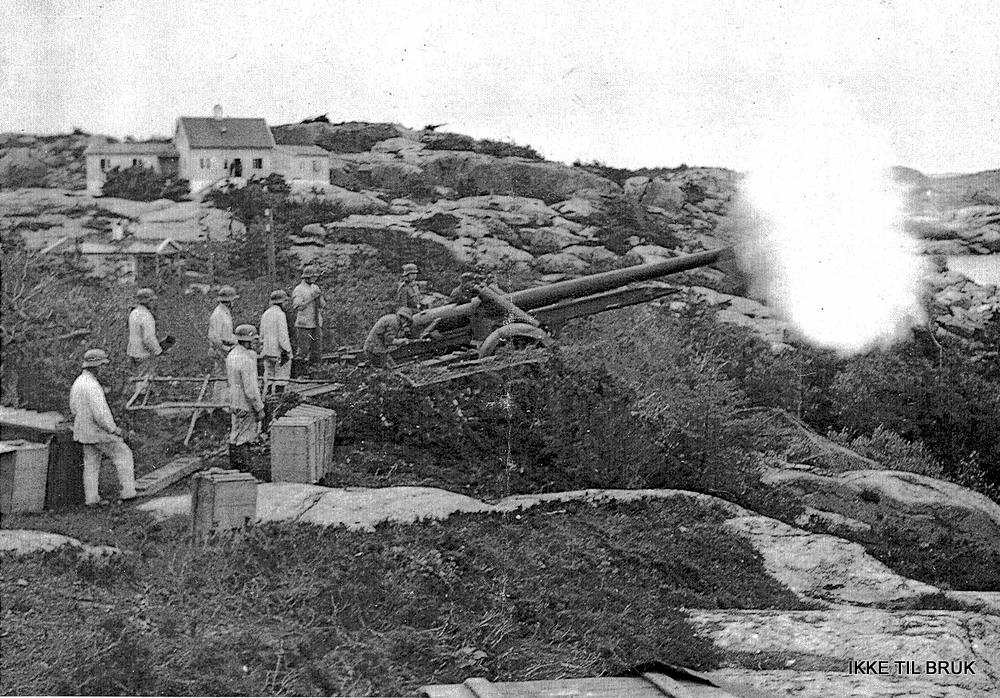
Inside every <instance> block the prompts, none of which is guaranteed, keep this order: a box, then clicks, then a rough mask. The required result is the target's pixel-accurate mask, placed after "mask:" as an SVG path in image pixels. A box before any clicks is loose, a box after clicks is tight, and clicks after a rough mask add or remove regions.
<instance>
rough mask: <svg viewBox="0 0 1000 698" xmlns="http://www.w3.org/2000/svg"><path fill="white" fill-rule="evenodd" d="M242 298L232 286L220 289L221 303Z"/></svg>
mask: <svg viewBox="0 0 1000 698" xmlns="http://www.w3.org/2000/svg"><path fill="white" fill-rule="evenodd" d="M239 297H240V294H239V293H237V292H236V289H235V288H233V287H232V286H223V287H222V288H220V289H219V296H218V298H219V300H220V301H234V300H236V299H237V298H239Z"/></svg>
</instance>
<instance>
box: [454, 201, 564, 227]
mask: <svg viewBox="0 0 1000 698" xmlns="http://www.w3.org/2000/svg"><path fill="white" fill-rule="evenodd" d="M454 205H455V207H456V208H460V209H464V210H467V211H469V212H470V213H473V214H474V212H475V211H477V210H480V211H490V212H492V211H500V212H503V213H513V214H516V215H519V216H524V217H526V218H527V220H528V223H527V224H528V225H548V224H549V223H550V222H551V221H552V220H553V218H555V217H556V213H555V211H553V210H552V209H551V208H549V207H548V206H546V205H545V202H544V201H542V200H541V199H532V198H529V197H525V196H466V197H463V198H461V199H458V200H457V201H455V202H454Z"/></svg>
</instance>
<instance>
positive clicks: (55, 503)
mask: <svg viewBox="0 0 1000 698" xmlns="http://www.w3.org/2000/svg"><path fill="white" fill-rule="evenodd" d="M0 438H2V439H26V440H28V441H35V442H37V443H42V444H47V445H48V447H49V454H48V455H49V463H48V475H47V482H46V486H45V508H46V509H59V508H63V507H72V506H77V505H80V504H83V448H82V447H81V446H80V444H78V443H77V442H75V441H74V440H73V425H72V423H71V422H68V421H66V418H65V417H63V415H61V414H59V413H58V412H33V411H31V410H20V409H15V408H11V407H0Z"/></svg>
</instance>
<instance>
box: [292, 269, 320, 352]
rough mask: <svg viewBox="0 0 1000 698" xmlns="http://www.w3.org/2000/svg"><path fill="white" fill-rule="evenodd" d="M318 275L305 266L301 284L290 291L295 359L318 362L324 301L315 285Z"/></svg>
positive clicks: (314, 270)
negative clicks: (293, 318)
mask: <svg viewBox="0 0 1000 698" xmlns="http://www.w3.org/2000/svg"><path fill="white" fill-rule="evenodd" d="M318 277H319V274H318V273H317V271H316V268H315V267H314V266H312V265H309V264H307V265H306V266H305V268H304V269H303V270H302V283H300V284H299V285H298V286H296V287H295V288H294V289H293V290H292V308H293V309H295V311H296V313H297V314H296V316H295V346H296V351H295V355H296V357H297V359H301V360H303V361H306V360H308V361H309V363H310V364H316V363H318V362H319V359H320V354H321V352H322V339H323V312H322V311H323V308H324V307H326V299H325V298H323V291H322V290H321V289H320V287H319V286H317V285H316V279H317V278H318Z"/></svg>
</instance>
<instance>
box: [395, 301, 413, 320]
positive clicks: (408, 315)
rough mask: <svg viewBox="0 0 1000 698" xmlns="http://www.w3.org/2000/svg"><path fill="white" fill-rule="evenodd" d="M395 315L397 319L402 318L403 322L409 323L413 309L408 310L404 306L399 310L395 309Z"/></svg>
mask: <svg viewBox="0 0 1000 698" xmlns="http://www.w3.org/2000/svg"><path fill="white" fill-rule="evenodd" d="M396 315H398V316H399V317H401V318H403V319H405V320H409V321H410V322H413V309H412V308H408V307H406V306H405V305H404V306H401V307H399V308H396Z"/></svg>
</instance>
